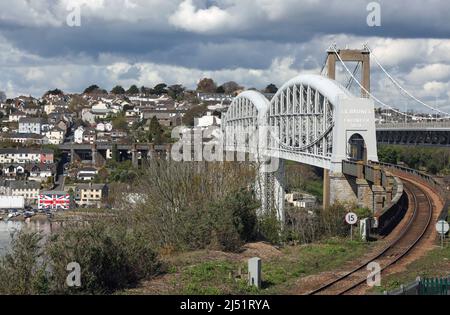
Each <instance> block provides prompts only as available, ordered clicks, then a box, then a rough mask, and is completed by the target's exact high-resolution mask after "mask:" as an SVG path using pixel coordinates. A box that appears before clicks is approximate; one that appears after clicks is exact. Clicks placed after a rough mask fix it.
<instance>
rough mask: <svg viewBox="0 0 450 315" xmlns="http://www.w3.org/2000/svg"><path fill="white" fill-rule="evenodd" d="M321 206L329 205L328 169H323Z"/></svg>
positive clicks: (326, 206)
mask: <svg viewBox="0 0 450 315" xmlns="http://www.w3.org/2000/svg"><path fill="white" fill-rule="evenodd" d="M322 205H323V208H324V209H326V208H328V207H329V206H330V171H329V170H327V169H324V170H323V200H322Z"/></svg>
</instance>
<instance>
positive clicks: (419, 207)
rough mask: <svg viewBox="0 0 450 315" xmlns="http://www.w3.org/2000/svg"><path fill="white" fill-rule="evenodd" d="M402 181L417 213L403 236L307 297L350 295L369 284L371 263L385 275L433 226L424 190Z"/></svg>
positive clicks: (428, 198)
mask: <svg viewBox="0 0 450 315" xmlns="http://www.w3.org/2000/svg"><path fill="white" fill-rule="evenodd" d="M402 180H403V182H404V185H405V190H406V192H407V194H408V195H409V196H410V200H411V201H412V207H410V208H412V210H413V212H412V214H411V215H409V218H408V222H407V224H406V226H405V228H404V229H403V230H402V232H401V233H400V235H399V236H397V237H396V238H395V239H394V240H393V241H392V242H390V243H389V244H388V245H387V246H386V247H384V248H383V249H382V250H381V251H380V252H378V253H376V254H375V255H374V256H373V257H372V258H371V259H369V260H367V261H365V262H364V263H362V264H360V265H358V266H357V267H356V268H354V269H353V270H351V271H349V272H347V273H345V274H343V275H341V276H340V277H338V278H337V279H334V280H332V281H330V282H328V283H326V284H325V285H323V286H321V287H319V288H317V289H315V290H313V291H311V292H309V293H307V294H309V295H316V294H333V295H342V294H348V293H350V292H351V291H353V290H355V289H356V288H358V287H360V286H361V285H363V284H364V283H366V281H367V275H368V271H367V270H366V267H367V265H368V264H369V263H370V262H373V261H375V262H378V263H379V264H380V267H381V272H383V271H386V270H387V269H388V268H389V267H391V266H392V265H394V264H395V263H397V262H398V261H400V260H401V259H403V258H404V257H405V256H406V255H407V254H408V253H409V252H410V251H411V250H412V249H413V248H414V247H415V246H416V245H417V244H418V243H419V242H420V240H421V239H422V238H423V236H424V235H425V233H426V231H427V230H428V228H429V227H430V226H431V220H432V215H433V203H432V201H431V199H430V197H429V196H428V193H426V192H425V191H424V190H423V188H421V187H419V186H418V185H416V184H414V182H413V181H411V180H409V179H406V178H402Z"/></svg>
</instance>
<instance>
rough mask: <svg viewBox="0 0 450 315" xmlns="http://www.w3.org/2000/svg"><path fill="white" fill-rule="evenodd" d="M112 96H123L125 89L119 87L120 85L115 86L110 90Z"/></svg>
mask: <svg viewBox="0 0 450 315" xmlns="http://www.w3.org/2000/svg"><path fill="white" fill-rule="evenodd" d="M111 93H112V94H115V95H123V94H125V89H124V88H123V87H121V86H120V85H116V86H115V87H114V88H113V89H112V90H111Z"/></svg>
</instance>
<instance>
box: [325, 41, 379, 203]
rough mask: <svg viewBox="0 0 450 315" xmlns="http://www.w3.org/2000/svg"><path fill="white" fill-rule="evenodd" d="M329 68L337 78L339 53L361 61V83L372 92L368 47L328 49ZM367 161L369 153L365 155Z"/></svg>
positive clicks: (327, 173) (343, 57)
mask: <svg viewBox="0 0 450 315" xmlns="http://www.w3.org/2000/svg"><path fill="white" fill-rule="evenodd" d="M327 54H328V56H327V61H326V64H327V70H328V77H329V78H330V79H332V80H336V62H337V61H340V60H339V58H338V56H337V54H339V57H340V59H341V60H342V61H350V62H361V64H362V66H361V78H362V82H361V85H362V86H363V87H364V89H365V90H366V91H369V92H370V51H369V50H367V49H338V50H337V54H336V52H335V51H334V50H328V51H327ZM364 89H362V88H361V97H364V98H368V97H369V95H367V93H366V91H365V90H364ZM364 159H365V160H366V161H367V155H364ZM329 206H330V171H329V170H327V169H324V170H323V207H324V208H327V207H329Z"/></svg>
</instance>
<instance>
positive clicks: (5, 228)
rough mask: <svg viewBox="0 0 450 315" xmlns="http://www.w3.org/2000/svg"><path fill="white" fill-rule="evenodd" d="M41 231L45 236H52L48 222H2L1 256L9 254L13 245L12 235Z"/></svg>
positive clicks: (0, 236) (0, 223)
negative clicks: (21, 231) (17, 232)
mask: <svg viewBox="0 0 450 315" xmlns="http://www.w3.org/2000/svg"><path fill="white" fill-rule="evenodd" d="M20 230H25V231H30V232H38V231H41V232H43V233H44V234H50V230H51V226H50V222H49V221H48V220H45V219H43V220H36V221H30V220H27V221H25V222H14V221H0V256H2V255H4V254H5V252H7V251H8V250H9V248H10V245H11V233H13V232H15V231H20Z"/></svg>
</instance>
